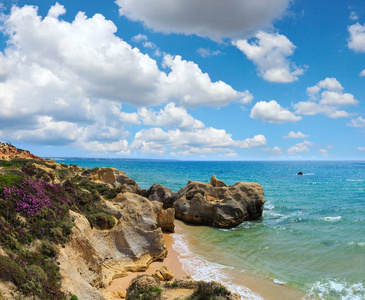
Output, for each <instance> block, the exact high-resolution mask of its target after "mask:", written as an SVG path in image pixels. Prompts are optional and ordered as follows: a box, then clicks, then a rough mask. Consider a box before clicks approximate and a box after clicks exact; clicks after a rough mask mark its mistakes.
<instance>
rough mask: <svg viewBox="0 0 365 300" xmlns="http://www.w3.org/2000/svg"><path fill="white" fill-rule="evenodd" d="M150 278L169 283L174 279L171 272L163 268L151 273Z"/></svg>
mask: <svg viewBox="0 0 365 300" xmlns="http://www.w3.org/2000/svg"><path fill="white" fill-rule="evenodd" d="M152 277H155V278H157V279H158V280H160V281H170V280H172V279H173V278H174V275H172V272H171V271H170V269H169V268H167V267H165V266H163V267H162V268H161V269H159V270H157V271H156V272H155V273H153V274H152Z"/></svg>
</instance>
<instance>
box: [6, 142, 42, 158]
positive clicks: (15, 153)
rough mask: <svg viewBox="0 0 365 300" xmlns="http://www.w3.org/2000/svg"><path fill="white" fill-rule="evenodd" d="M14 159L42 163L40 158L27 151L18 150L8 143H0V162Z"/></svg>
mask: <svg viewBox="0 0 365 300" xmlns="http://www.w3.org/2000/svg"><path fill="white" fill-rule="evenodd" d="M15 158H25V159H34V160H38V161H43V159H42V158H40V157H38V156H36V155H34V154H31V153H30V152H29V151H27V150H23V149H18V148H16V147H15V146H13V145H10V144H8V143H1V142H0V160H11V159H15Z"/></svg>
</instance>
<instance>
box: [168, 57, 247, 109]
mask: <svg viewBox="0 0 365 300" xmlns="http://www.w3.org/2000/svg"><path fill="white" fill-rule="evenodd" d="M163 64H164V66H165V67H166V68H168V69H170V70H171V72H170V73H169V74H168V75H166V76H163V79H162V82H163V87H164V90H165V91H164V92H165V93H166V94H167V95H168V96H169V97H170V98H171V99H173V100H175V101H176V102H177V103H179V104H180V105H182V106H185V107H196V106H198V105H216V106H224V105H227V104H229V103H230V102H232V101H235V100H239V101H240V100H242V99H244V98H246V97H247V93H246V92H237V91H236V90H234V89H233V88H232V87H231V86H230V85H228V84H226V83H224V82H223V81H217V82H212V81H211V79H210V77H209V75H208V74H207V73H203V72H202V71H201V70H200V69H199V66H198V65H197V64H195V63H194V62H191V61H186V60H183V59H182V57H181V56H179V55H177V56H175V57H173V56H171V55H165V57H164V61H163Z"/></svg>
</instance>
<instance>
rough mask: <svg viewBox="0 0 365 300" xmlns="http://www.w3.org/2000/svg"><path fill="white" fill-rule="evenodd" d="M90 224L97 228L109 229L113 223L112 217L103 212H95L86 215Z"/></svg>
mask: <svg viewBox="0 0 365 300" xmlns="http://www.w3.org/2000/svg"><path fill="white" fill-rule="evenodd" d="M87 217H88V220H89V222H90V224H91V225H92V226H93V227H96V228H97V229H101V230H105V229H111V228H113V227H114V225H115V220H114V218H113V217H112V216H111V215H110V214H108V213H105V212H96V213H94V214H90V215H88V216H87Z"/></svg>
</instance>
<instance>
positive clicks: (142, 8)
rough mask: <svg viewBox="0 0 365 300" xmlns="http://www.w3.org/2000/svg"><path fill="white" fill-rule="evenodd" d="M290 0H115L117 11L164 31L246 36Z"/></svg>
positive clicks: (266, 23)
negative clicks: (117, 6)
mask: <svg viewBox="0 0 365 300" xmlns="http://www.w3.org/2000/svg"><path fill="white" fill-rule="evenodd" d="M289 3H290V0H260V1H251V0H228V1H225V2H222V1H221V0H199V1H195V0H169V1H166V0H155V1H150V0H116V4H117V5H119V7H120V10H119V13H120V15H122V16H126V17H127V18H129V19H131V20H134V21H141V22H143V23H144V24H145V25H146V26H147V27H149V28H152V29H154V30H155V31H161V32H164V33H172V32H173V33H183V34H188V35H189V34H196V35H198V36H203V37H210V38H211V39H213V40H220V39H222V38H224V37H231V38H232V37H234V38H246V37H247V36H250V35H251V34H252V33H254V32H256V31H257V30H258V29H259V28H262V27H265V26H269V25H271V22H272V21H273V20H274V19H276V18H279V17H280V16H281V15H282V14H283V13H284V11H285V10H286V8H287V7H288V5H289Z"/></svg>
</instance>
